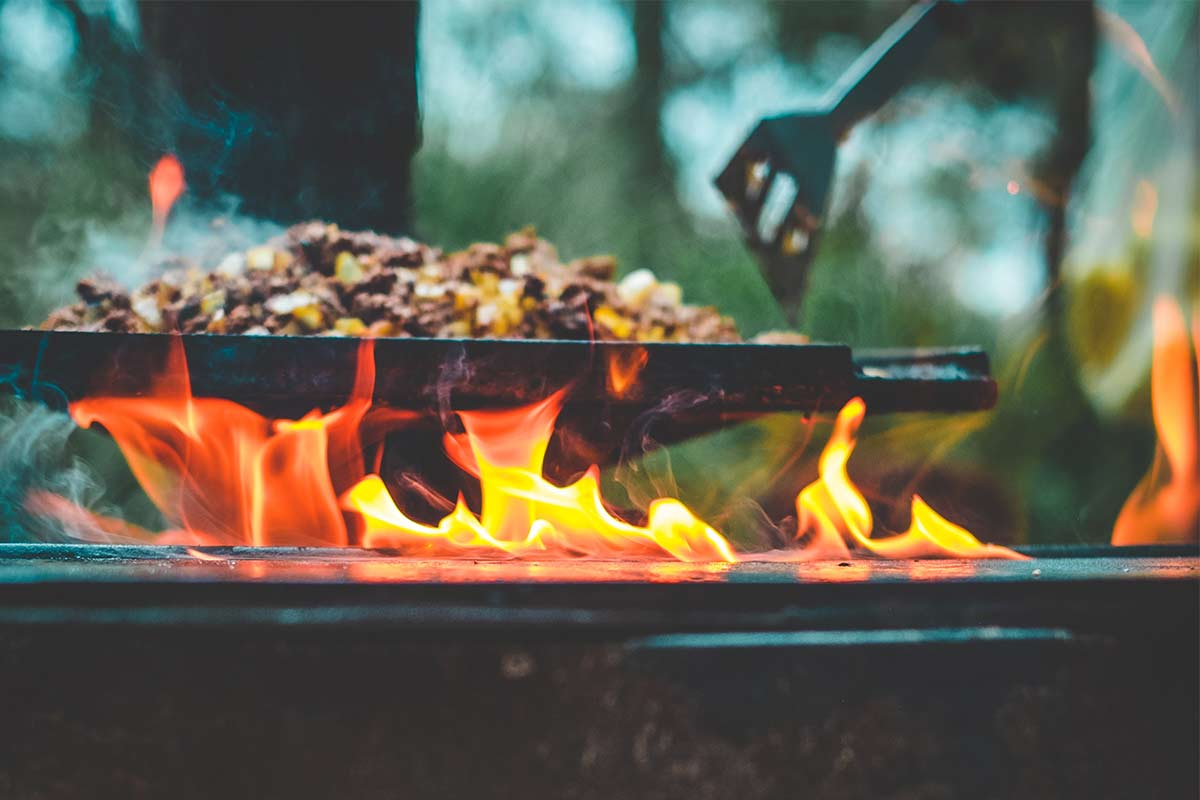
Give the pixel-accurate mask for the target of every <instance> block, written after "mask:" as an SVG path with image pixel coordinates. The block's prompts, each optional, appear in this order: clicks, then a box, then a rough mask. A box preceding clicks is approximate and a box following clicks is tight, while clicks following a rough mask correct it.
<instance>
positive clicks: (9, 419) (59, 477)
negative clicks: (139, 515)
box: [0, 398, 103, 542]
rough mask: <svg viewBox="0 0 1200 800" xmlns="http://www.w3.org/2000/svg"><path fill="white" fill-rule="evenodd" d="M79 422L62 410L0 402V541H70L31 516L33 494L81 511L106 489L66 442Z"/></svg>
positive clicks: (8, 400)
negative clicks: (55, 497)
mask: <svg viewBox="0 0 1200 800" xmlns="http://www.w3.org/2000/svg"><path fill="white" fill-rule="evenodd" d="M75 429H76V427H75V423H74V422H73V421H72V420H71V418H70V417H69V416H67V415H66V414H65V413H63V412H61V411H52V410H51V409H49V408H47V407H45V406H43V405H41V404H38V403H34V402H29V401H23V400H19V399H16V398H3V399H0V541H5V542H19V541H30V540H46V539H57V538H62V537H64V536H69V535H70V532H69V531H67V530H64V528H63V526H62V525H61V524H58V523H53V522H50V521H49V520H47V519H46V518H44V517H41V516H39V515H37V514H35V513H32V512H31V511H30V509H29V507H28V505H27V503H26V501H27V499H28V498H29V497H30V495H31V494H37V493H39V492H47V493H51V494H54V495H58V496H60V497H63V498H66V499H67V500H70V501H71V502H72V503H75V504H76V505H78V506H80V507H81V508H88V507H90V506H93V505H94V504H95V503H96V501H97V500H98V499H99V498H100V496H101V495H102V494H103V485H102V483H101V482H100V480H99V479H98V477H97V476H96V475H95V473H94V472H93V471H92V470H91V469H89V468H88V466H87V465H86V464H84V463H83V461H82V460H80V459H79V458H77V457H75V456H73V455H71V453H70V450H69V448H68V446H67V439H68V438H69V437H70V436H71V433H72V432H73V431H74V430H75Z"/></svg>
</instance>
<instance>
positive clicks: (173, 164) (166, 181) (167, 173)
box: [150, 153, 187, 231]
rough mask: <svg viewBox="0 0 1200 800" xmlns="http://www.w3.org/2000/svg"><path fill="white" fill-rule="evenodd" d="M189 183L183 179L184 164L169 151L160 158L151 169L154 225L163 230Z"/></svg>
mask: <svg viewBox="0 0 1200 800" xmlns="http://www.w3.org/2000/svg"><path fill="white" fill-rule="evenodd" d="M185 188H187V184H186V183H184V180H183V165H182V164H180V163H179V159H177V158H176V157H175V156H173V155H171V154H170V153H168V154H167V155H165V156H163V157H162V158H160V159H159V160H158V163H157V164H155V165H154V169H152V170H150V207H151V208H152V209H153V212H154V227H155V229H156V230H158V231H161V230H162V228H163V226H164V225H166V224H167V215H168V214H170V213H171V206H173V205H175V201H176V200H178V199H179V196H180V195H181V194H183V190H184V189H185Z"/></svg>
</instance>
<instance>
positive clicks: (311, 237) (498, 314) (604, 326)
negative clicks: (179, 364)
mask: <svg viewBox="0 0 1200 800" xmlns="http://www.w3.org/2000/svg"><path fill="white" fill-rule="evenodd" d="M616 268H617V264H616V260H615V259H613V258H612V257H611V256H592V257H589V258H581V259H576V260H574V261H571V262H569V263H566V264H564V263H563V262H562V261H560V260H559V258H558V254H557V251H556V250H555V248H554V246H553V245H551V244H550V243H549V242H547V241H545V240H544V239H540V238H538V236H537V234H536V232H535V231H534V230H533V229H532V228H526V229H524V230H521V231H517V232H516V233H513V234H511V235H509V236H508V237H507V238H506V239H505V241H504V243H503V244H493V243H478V244H473V245H471V246H470V247H468V248H466V249H465V250H461V251H458V252H454V253H448V254H443V253H442V252H441V251H440V250H437V249H435V248H432V247H429V246H427V245H424V244H421V243H419V242H416V241H413V240H412V239H405V238H394V237H389V236H383V235H380V234H377V233H373V232H369V231H366V232H351V231H343V230H341V229H340V228H338V227H337V226H336V225H331V224H327V223H323V222H306V223H303V224H300V225H296V226H293V227H292V228H290V229H289V230H288V231H287V232H286V233H284V234H283V235H282V236H279V237H276V238H275V239H272V240H270V241H268V242H266V243H264V244H262V245H259V246H257V247H252V248H250V249H249V250H245V251H239V252H233V253H229V254H228V255H226V256H224V258H223V259H221V260H220V261H219V262H218V263H215V264H208V265H202V264H199V263H194V262H189V261H187V260H186V259H182V260H181V259H178V258H174V259H172V262H171V264H170V266H169V268H167V269H165V270H164V271H163V273H162V275H161V276H160V277H159V278H157V279H155V280H153V281H151V282H149V283H147V284H146V285H145V286H142V287H141V288H139V289H137V290H135V291H134V292H132V293H126V292H125V291H124V290H123V289H121V288H120V287H119V286H117V285H116V284H114V283H112V282H111V281H107V280H104V279H89V280H85V281H81V282H80V284H79V286H78V287H77V293H78V295H79V298H80V302H78V303H76V304H74V305H72V306H68V307H66V308H62V309H59V310H57V311H55V312H54V313H52V314H51V315H50V316H49V317H48V318H47V319H46V321H45V322H44V323H43V324H42V327H43V328H47V329H78V330H114V331H130V332H159V331H182V332H185V333H193V332H207V333H229V334H264V333H277V334H294V335H343V336H362V335H373V336H434V337H510V338H531V339H532V338H540V339H545V338H572V339H581V338H588V337H591V336H594V337H596V338H600V339H622V340H631V341H706V342H725V341H738V340H739V336H738V332H737V328H736V327H735V326H734V323H733V321H732V320H730V319H729V318H728V317H724V316H721V314H720V313H719V312H718V311H717V310H716V309H714V308H711V307H699V306H689V305H685V304H684V303H683V297H682V292H681V291H680V288H679V286H678V285H676V284H673V283H663V282H660V281H659V280H658V279H657V278H656V277H655V276H654V274H653V273H651V272H650V271H649V270H646V269H639V270H636V271H634V272H632V273H630V274H629V275H627V276H625V277H624V278H623V279H621V280H620V281H616V280H615V275H616Z"/></svg>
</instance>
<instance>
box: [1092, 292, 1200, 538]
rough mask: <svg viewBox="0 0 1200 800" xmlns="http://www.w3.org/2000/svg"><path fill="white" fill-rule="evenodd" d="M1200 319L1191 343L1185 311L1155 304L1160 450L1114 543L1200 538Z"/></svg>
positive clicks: (1165, 300) (1154, 380)
mask: <svg viewBox="0 0 1200 800" xmlns="http://www.w3.org/2000/svg"><path fill="white" fill-rule="evenodd" d="M1198 354H1200V314H1198V315H1196V316H1194V317H1193V320H1192V331H1191V341H1190V342H1189V337H1188V327H1187V323H1186V322H1185V321H1184V317H1183V310H1182V309H1181V308H1180V307H1179V304H1178V303H1176V302H1175V301H1174V300H1172V299H1171V298H1169V297H1160V298H1158V300H1157V301H1156V302H1155V304H1154V357H1153V360H1152V362H1151V367H1150V403H1151V408H1152V410H1153V412H1154V429H1155V431H1157V433H1158V447H1157V449H1156V452H1155V456H1154V464H1153V465H1152V466H1151V468H1150V472H1149V473H1147V475H1146V477H1145V478H1144V479H1143V480H1142V482H1141V483H1140V484H1138V486H1137V488H1135V489H1134V490H1133V493H1132V494H1130V495H1129V498H1128V499H1127V500H1126V501H1125V505H1124V507H1123V508H1122V509H1121V513H1120V515H1119V516H1118V517H1117V522H1116V525H1115V526H1113V534H1112V542H1113V544H1178V543H1187V542H1194V541H1196V540H1197V539H1200V463H1198V462H1200V452H1198V451H1200V409H1198V408H1197V400H1198V399H1200V375H1198V374H1197V373H1198V372H1200V363H1198V361H1197V357H1198Z"/></svg>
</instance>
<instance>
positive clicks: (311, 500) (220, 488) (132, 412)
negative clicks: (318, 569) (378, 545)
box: [70, 338, 374, 545]
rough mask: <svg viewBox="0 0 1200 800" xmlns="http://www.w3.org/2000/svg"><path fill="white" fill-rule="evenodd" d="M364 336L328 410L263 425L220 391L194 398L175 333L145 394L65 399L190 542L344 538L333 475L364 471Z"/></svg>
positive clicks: (367, 356) (367, 389) (369, 362)
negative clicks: (348, 391)
mask: <svg viewBox="0 0 1200 800" xmlns="http://www.w3.org/2000/svg"><path fill="white" fill-rule="evenodd" d="M372 344H373V343H372V342H371V341H370V340H364V341H363V342H362V343H361V344H360V351H359V360H358V371H357V374H356V378H355V386H354V391H353V393H352V395H351V398H350V400H349V401H348V402H347V403H346V405H344V406H342V407H341V408H339V409H337V410H335V411H332V412H330V413H329V414H323V415H322V414H320V413H318V412H316V411H314V412H312V413H310V414H309V415H307V416H306V417H304V418H303V419H301V420H299V421H295V422H293V421H290V420H278V421H276V422H275V423H274V424H272V423H271V422H270V421H269V420H267V419H266V418H265V417H263V416H261V415H259V414H257V413H255V412H253V411H251V410H250V409H248V408H245V407H244V406H241V405H238V404H237V403H234V402H231V401H229V400H220V399H215V398H208V397H199V398H198V397H193V396H192V392H191V385H190V382H189V380H188V372H187V363H186V359H185V356H184V352H183V345H182V343H181V340H180V339H178V338H176V339H174V340H173V342H172V346H171V348H170V351H169V355H168V360H167V368H166V371H165V373H164V374H163V376H162V377H161V378H159V379H158V380H157V381H156V382H155V384H154V386H153V388H152V390H151V392H150V396H149V397H129V398H124V397H102V398H91V399H85V400H81V401H79V402H76V403H72V404H71V408H70V411H71V416H72V417H74V418H75V421H76V422H77V423H79V425H81V426H83V427H85V428H86V427H90V426H91V425H92V424H93V423H97V422H98V423H99V424H101V425H103V426H104V428H105V429H107V430H108V432H109V434H111V435H112V437H113V438H114V439H115V440H116V441H117V445H118V446H119V447H120V448H121V452H122V453H123V454H124V456H125V459H126V461H127V462H128V463H129V467H130V469H131V470H132V471H133V474H134V476H135V477H136V478H137V480H138V483H140V484H141V486H142V488H143V489H144V490H145V491H146V494H147V495H149V497H150V499H151V500H152V501H153V502H154V504H155V505H156V506H157V507H158V508H159V510H161V511H162V513H163V515H164V516H165V517H166V518H167V521H168V524H170V525H171V526H172V527H173V528H175V529H177V530H176V533H177V534H178V533H179V532H186V534H187V535H188V536H191V537H193V538H192V539H191V540H188V541H189V542H191V543H202V544H211V543H226V544H254V545H304V544H308V545H313V544H322V545H345V544H347V543H348V537H347V530H346V524H345V521H344V520H343V518H342V513H341V511H340V510H339V509H338V506H337V501H336V497H337V494H336V490H337V488H339V487H338V486H335V483H338V484H340V488H343V489H344V488H345V487H346V486H348V485H350V484H352V483H354V482H355V481H357V480H358V479H359V478H361V477H362V475H363V472H364V469H363V466H362V464H361V458H362V455H361V449H360V447H359V444H358V440H357V436H358V427H359V424H360V422H361V421H362V418H363V416H364V415H365V413H366V411H367V409H368V408H369V407H370V403H371V389H372V386H373V384H374V359H373V357H372V351H371V348H372ZM356 465H357V466H356ZM185 540H186V537H185Z"/></svg>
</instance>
